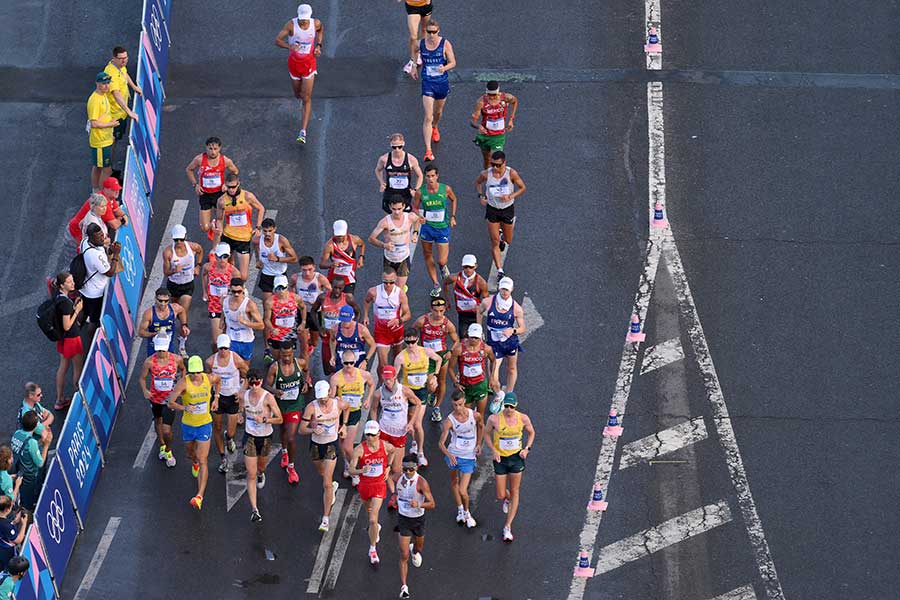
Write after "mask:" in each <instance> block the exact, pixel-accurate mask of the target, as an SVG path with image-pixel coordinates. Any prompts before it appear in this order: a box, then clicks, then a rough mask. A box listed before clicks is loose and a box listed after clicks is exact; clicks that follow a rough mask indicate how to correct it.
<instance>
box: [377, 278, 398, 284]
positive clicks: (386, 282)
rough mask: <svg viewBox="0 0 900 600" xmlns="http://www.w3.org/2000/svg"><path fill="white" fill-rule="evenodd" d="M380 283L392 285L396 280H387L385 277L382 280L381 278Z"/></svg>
mask: <svg viewBox="0 0 900 600" xmlns="http://www.w3.org/2000/svg"><path fill="white" fill-rule="evenodd" d="M381 283H383V284H385V285H394V284H395V283H397V281H396V280H390V281H389V280H387V279H382V280H381Z"/></svg>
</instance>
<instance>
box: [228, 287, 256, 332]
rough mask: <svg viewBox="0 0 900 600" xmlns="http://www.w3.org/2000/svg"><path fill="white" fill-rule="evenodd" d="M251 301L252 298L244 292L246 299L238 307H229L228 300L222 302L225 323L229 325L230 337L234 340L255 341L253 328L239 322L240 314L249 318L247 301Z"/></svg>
mask: <svg viewBox="0 0 900 600" xmlns="http://www.w3.org/2000/svg"><path fill="white" fill-rule="evenodd" d="M249 301H250V298H248V297H247V295H246V294H244V299H243V300H242V301H241V303H240V305H239V306H238V307H237V308H231V307H229V306H228V304H229V302H228V301H227V300H226V301H225V302H223V303H222V310H223V312H224V313H225V324H226V326H227V327H228V337H230V338H231V341H232V342H252V341H253V330H252V329H250V328H249V327H247V326H246V325H241V324H240V323H239V322H238V315H240V316H243V317H244V318H247V303H248V302H249Z"/></svg>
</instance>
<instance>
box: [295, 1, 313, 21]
mask: <svg viewBox="0 0 900 600" xmlns="http://www.w3.org/2000/svg"><path fill="white" fill-rule="evenodd" d="M297 18H298V19H300V20H301V21H303V20H305V19H311V18H312V6H310V5H309V4H301V5H300V6H298V7H297Z"/></svg>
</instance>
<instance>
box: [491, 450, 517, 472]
mask: <svg viewBox="0 0 900 600" xmlns="http://www.w3.org/2000/svg"><path fill="white" fill-rule="evenodd" d="M491 464H493V465H494V475H509V474H510V473H521V472H522V471H524V470H525V459H524V458H522V456H521V455H520V454H519V453H518V452H516V453H515V454H513V455H511V456H501V457H500V462H497V461H495V460H492V461H491Z"/></svg>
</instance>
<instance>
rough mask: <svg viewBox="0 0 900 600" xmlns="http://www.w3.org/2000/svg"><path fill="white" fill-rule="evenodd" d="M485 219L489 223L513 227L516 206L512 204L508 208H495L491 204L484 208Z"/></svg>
mask: <svg viewBox="0 0 900 600" xmlns="http://www.w3.org/2000/svg"><path fill="white" fill-rule="evenodd" d="M484 218H485V219H487V222H488V223H506V224H507V225H512V224H513V223H515V218H516V205H515V204H511V205H509V206H507V207H506V208H494V207H493V206H491V205H490V204H488V205H487V206H485V207H484Z"/></svg>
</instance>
